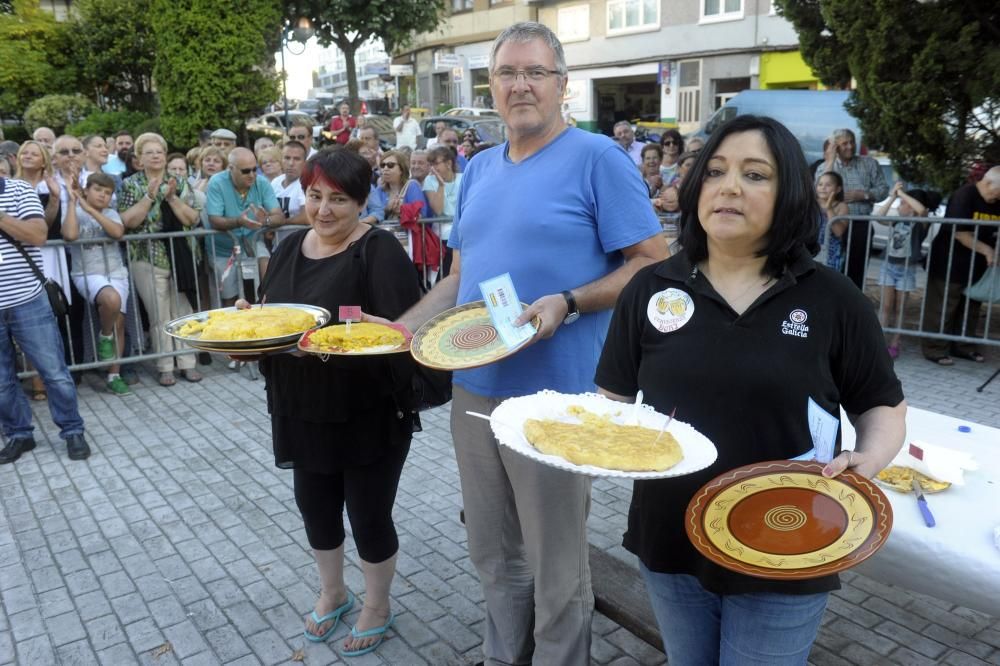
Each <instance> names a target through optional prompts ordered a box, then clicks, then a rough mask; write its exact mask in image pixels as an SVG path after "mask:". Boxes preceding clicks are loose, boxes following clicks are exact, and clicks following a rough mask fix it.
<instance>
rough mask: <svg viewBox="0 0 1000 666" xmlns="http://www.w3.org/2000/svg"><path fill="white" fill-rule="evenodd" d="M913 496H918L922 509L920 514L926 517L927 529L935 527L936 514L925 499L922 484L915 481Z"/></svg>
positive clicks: (918, 503) (918, 504)
mask: <svg viewBox="0 0 1000 666" xmlns="http://www.w3.org/2000/svg"><path fill="white" fill-rule="evenodd" d="M913 494H914V495H916V496H917V506H919V507H920V514H921V515H922V516H923V517H924V523H925V524H926V525H927V527H934V525H935V521H934V514H933V513H931V509H930V507H929V506H927V500H926V499H924V489H923V488H921V487H920V482H919V481H917V480H916V479H913Z"/></svg>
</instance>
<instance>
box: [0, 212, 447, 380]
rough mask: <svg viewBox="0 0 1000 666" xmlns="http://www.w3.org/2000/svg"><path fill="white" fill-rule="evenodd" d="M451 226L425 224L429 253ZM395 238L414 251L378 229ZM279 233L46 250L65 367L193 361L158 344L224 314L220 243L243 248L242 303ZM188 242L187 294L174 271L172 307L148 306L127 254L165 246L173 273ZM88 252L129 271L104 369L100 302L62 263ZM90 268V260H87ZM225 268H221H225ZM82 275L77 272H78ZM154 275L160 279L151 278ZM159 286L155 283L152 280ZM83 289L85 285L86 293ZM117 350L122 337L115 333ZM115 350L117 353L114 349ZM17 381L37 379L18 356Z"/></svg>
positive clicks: (146, 237) (239, 258)
mask: <svg viewBox="0 0 1000 666" xmlns="http://www.w3.org/2000/svg"><path fill="white" fill-rule="evenodd" d="M449 222H451V218H445V217H435V218H428V219H425V220H420V233H421V234H422V236H423V238H422V241H423V244H424V245H425V246H426V245H427V244H428V243H429V242H431V236H430V234H428V233H427V232H426V230H433V231H434V232H435V234H436V237H437V238H438V239H440V233H441V225H442V224H446V223H449ZM378 226H380V227H383V228H386V229H387V230H389V231H390V232H393V233H394V234H395V235H396V236H397V238H399V239H400V242H402V243H403V244H404V247H406V246H407V245H408V243H409V239H410V238H409V234H408V233H407V232H406V231H405V230H404V229H402V228H401V227H400V225H399V224H398V222H392V221H390V222H386V223H382V224H380V225H378ZM279 228H285V229H287V228H288V226H287V225H286V226H284V227H275V228H264V229H261V230H259V231H257V232H255V233H254V234H252V235H249V236H243V237H239V238H238V237H237V236H236V235H235V234H232V233H231V232H229V231H217V230H214V229H205V228H201V227H196V228H192V229H190V230H187V231H176V232H164V233H154V234H126V235H125V236H124V237H122V239H121V240H112V239H99V240H77V241H73V242H67V241H63V240H51V241H48V242H46V244H45V245H44V246H43V248H42V250H43V252H44V253H46V254H48V255H49V257H50V259H51V260H50V261H46V264H47V265H48V266H55V267H57V268H56V274H55V275H52V274H49V275H47V276H48V277H51V278H52V279H54V280H55V281H56V282H58V283H59V284H60V285H62V286H63V290H64V292H65V293H66V294H67V297H68V298H69V299H70V300H71V301H72V303H71V306H70V310H69V312H68V313H67V314H66V315H65V316H63V317H61V318H60V321H59V326H60V331H61V333H62V336H63V342H64V346H65V347H66V362H67V365H68V366H69V369H70V370H71V371H74V372H75V371H85V370H93V369H97V368H107V367H109V366H111V365H114V364H116V363H118V364H121V365H128V364H134V363H141V362H145V361H155V360H157V359H161V358H165V357H173V356H179V355H181V354H194V353H196V350H192V349H190V348H188V347H184V346H181V345H179V344H178V343H176V342H175V341H173V340H172V339H169V338H166V337H165V336H161V337H160V338H159V340H155V339H154V338H155V336H157V335H160V330H161V327H162V324H164V323H166V322H168V321H170V320H171V319H174V318H176V317H179V316H183V315H184V314H186V313H187V312H200V311H202V310H208V309H213V308H217V307H221V305H222V304H223V298H222V292H221V284H220V280H219V277H220V275H221V273H220V272H219V271H218V270H217V268H216V262H215V261H214V257H215V250H216V247H215V246H216V239H217V238H218V237H219V236H220V235H223V234H227V235H229V237H230V238H231V239H232V240H233V241H234V243H238V244H239V247H240V248H241V251H240V252H239V253H238V254H237V255H236V256H235V257H234V262H233V267H232V270H235V271H238V272H237V279H236V283H237V295H236V297H237V298H246V297H248V296H250V297H251V298H250V300H253V299H252V296H253V292H254V291H256V288H257V286H258V284H259V275H260V273H259V269H258V266H259V264H258V257H256V256H254V252H253V249H254V248H255V247H256V245H257V241H258V240H259V239H260V238H261V236H262V235H263V234H265V233H267V232H270V231H274V230H276V229H279ZM176 239H184V240H185V241H186V242H187V243H188V246H189V247H190V248H191V250H192V251H191V253H190V258H189V259H187V261H189V262H190V266H185V267H186V268H190V270H191V271H192V273H193V275H194V284H193V285H191V286H192V288H191V289H189V290H188V291H187V292H186V293H182V292H181V291H179V290H178V284H177V280H176V279H175V276H176V274H177V271H176V270H172V271H171V273H170V275H171V277H170V279H169V281H168V293H167V294H166V299H165V300H161V299H159V298H151V299H148V300H150V302H149V303H146V302H144V301H143V300H142V299H141V298H139V289H137V288H136V278H137V277H138V278H139V279H140V280H143V281H144V280H147V279H150V276H149V275H148V274H147V273H149V271H147V270H146V267H145V266H143V267H142V268H143V270H142V271H140V272H139V274H138V275H137V272H136V270H135V267H134V266H133V263H134V261H133V259H132V258H131V255H132V253H131V252H129V248H132V247H134V246H136V245H139V244H145V245H146V249H147V256H149V255H150V253H151V249H152V245H153V243H154V242H161V241H162V242H165V243H166V248H167V250H168V255H169V257H170V265H171V266H172V267H178V266H179V264H178V262H183V261H184V260H183V259H181V258H179V257H178V256H177V252H176V250H175V246H174V242H173V241H174V240H176ZM440 243H441V245H440V246H439V248H438V249H439V251H440V254H439V256H440V257H441V258H442V263H441V264H439V266H438V267H437V269H436V270H435V269H432V268H431V267H429V266H426V265H424V266H422V267H421V268H422V270H421V271H420V278H421V279H422V281H423V284H424V285H425V286H427V287H429V286H432V285H433V284H434V282H436V280H438V279H440V278H441V277H443V270H444V266H443V258H444V254H445V247H444V245H445V244H444V242H443V241H440ZM84 246H89V247H93V246H104V247H107V248H108V251H109V252H120V253H121V256H122V260H123V263H124V265H125V267H126V268H127V269H128V295H127V299H126V302H127V304H126V308H125V309H126V314H125V341H124V352H123V353H122V355H121V358H115V359H113V360H107V361H100V360H98V358H97V348H98V336H99V333H100V320H99V317H98V311H97V306H96V305H95V304H94V303H93V300H94V296H95V295H94V294H90V293H86V292H85V293H80V292H79V291H78V290H77V289H76V286H75V285H73V280H72V277H71V275H70V272H69V271H68V270H67V262H66V260H65V259H64V258H60V256H59V255H63V257H65V255H68V254H69V252H70V250H69V248H71V247H84ZM104 256H105V259H104V265H102V266H100V267H96V268H94V269H93V270H92V271H89V272H97V273H101V274H105V275H106V274H108V272H109V270H108V269H109V265H108V263H107V258H106V256H107V255H106V254H105V255H104ZM84 261H85V262H86V257H84ZM220 263H221V262H220ZM75 268H77V267H74V269H75ZM88 268H89V267H88V266H87V265H86V264H84V266H83V272H84V273H87V272H88ZM153 272H155V271H153ZM154 281H155V280H154ZM84 286H85V288H86V287H87V285H84ZM114 335H115V338H116V343H117V332H115V333H114ZM116 348H117V347H116ZM17 367H18V368H19V373H18V377H19V378H25V377H29V376H32V375H34V374H35V373H34V371H33V370H32V369H31V368H30V366H29V365H28V364H27V362H26V359H24V357H23V355H19V358H18V366H17Z"/></svg>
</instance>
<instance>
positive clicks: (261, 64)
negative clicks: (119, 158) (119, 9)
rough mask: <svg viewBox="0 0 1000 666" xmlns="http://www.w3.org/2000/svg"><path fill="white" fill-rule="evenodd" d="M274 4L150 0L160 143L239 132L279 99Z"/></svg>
mask: <svg viewBox="0 0 1000 666" xmlns="http://www.w3.org/2000/svg"><path fill="white" fill-rule="evenodd" d="M280 24H281V13H280V9H279V6H278V4H277V3H276V2H273V1H272V0H242V1H240V2H235V1H233V0H228V1H226V2H218V1H217V0H186V1H185V2H177V1H176V0H152V6H151V25H152V29H153V33H154V34H155V36H156V64H155V66H154V68H153V78H154V79H155V81H156V86H157V90H158V91H159V94H160V127H161V128H162V132H163V135H164V138H166V139H167V141H169V142H170V143H172V144H174V145H178V146H192V145H195V144H197V142H198V133H199V132H200V131H201V130H202V129H205V128H211V129H215V128H219V127H228V128H230V129H232V130H238V129H239V128H240V127H242V126H243V124H244V123H245V122H246V120H247V118H249V117H250V116H251V115H253V114H255V113H257V112H258V111H260V110H261V109H263V108H264V107H265V106H266V105H267V104H269V103H270V102H272V101H274V99H275V98H276V97H277V77H276V76H275V74H274V67H273V63H274V56H273V54H274V50H273V49H274V46H275V44H274V42H270V43H269V42H268V40H267V38H266V35H271V34H273V35H275V37H276V36H277V33H278V26H279V25H280Z"/></svg>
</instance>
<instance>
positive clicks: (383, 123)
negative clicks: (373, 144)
mask: <svg viewBox="0 0 1000 666" xmlns="http://www.w3.org/2000/svg"><path fill="white" fill-rule="evenodd" d="M364 119H365V122H366V123H367V124H368V126H369V127H374V128H375V131H377V132H378V143H379V147H380V148H381V149H382V150H392V149H393V148H395V147H396V130H394V129H393V127H392V118H390V117H389V116H382V115H378V114H375V113H369V114H365V116H364Z"/></svg>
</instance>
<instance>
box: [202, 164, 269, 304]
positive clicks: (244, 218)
mask: <svg viewBox="0 0 1000 666" xmlns="http://www.w3.org/2000/svg"><path fill="white" fill-rule="evenodd" d="M205 209H206V210H207V212H208V221H209V223H210V224H211V225H212V227H213V228H215V229H219V230H220V231H228V232H229V233H228V234H219V235H216V236H212V237H210V238H209V241H208V242H207V243H206V247H207V250H208V254H209V256H210V257H212V260H213V262H214V265H215V274H216V278H217V279H218V282H219V297H220V298H221V299H222V301H223V304H224V305H232V304H233V303H234V302H235V300H236V296H237V294H238V288H239V283H238V282H237V281H238V280H239V279H240V276H241V274H242V272H241V270H240V269H239V266H235V265H234V266H231V267H229V270H228V272H227V270H226V268H227V266H228V265H229V261H230V257H233V256H234V254H233V246H234V245H235V242H234V241H235V240H239V242H240V248H241V250H242V252H241V254H242V257H241V259H243V258H250V260H251V261H253V259H252V257H257V259H258V260H259V265H258V268H259V270H260V274H261V275H263V274H264V271H265V270H266V269H267V258H268V257H269V256H270V255H269V253H268V251H267V247H266V246H265V245H264V242H263V241H262V240H261V238H260V235H259V234H257V232H258V231H259V230H260V229H261V226H262V225H265V226H266V225H270V224H271V220H272V219H273V220H275V221H277V220H281V219H284V218H283V217H282V213H281V207H280V206H279V205H278V199H277V197H275V196H274V190H273V189H272V188H271V183H270V181H268V179H267V178H266V177H264V176H263V175H260V174H258V173H257V158H256V157H255V156H254V154H253V151H251V150H248V149H246V148H234V149H233V150H232V152H230V153H229V168H228V169H227V170H225V171H220V172H219V173H217V174H215V175H214V176H212V177H211V178H210V179H209V181H208V193H207V195H206V202H205ZM234 264H235V260H234Z"/></svg>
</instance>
